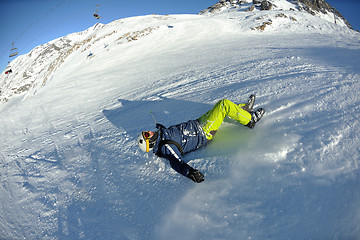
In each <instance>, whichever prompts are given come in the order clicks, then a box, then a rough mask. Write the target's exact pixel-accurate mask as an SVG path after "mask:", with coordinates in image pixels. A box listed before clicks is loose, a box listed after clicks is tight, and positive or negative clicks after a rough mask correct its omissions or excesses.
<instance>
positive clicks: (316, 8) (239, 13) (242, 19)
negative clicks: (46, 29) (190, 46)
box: [0, 0, 351, 102]
mask: <svg viewBox="0 0 360 240" xmlns="http://www.w3.org/2000/svg"><path fill="white" fill-rule="evenodd" d="M315 3H316V4H315ZM331 9H332V8H331V6H330V5H329V4H327V3H326V2H325V1H322V0H321V1H320V0H318V1H316V2H314V3H313V2H310V1H308V0H299V1H287V0H268V1H267V0H264V1H259V0H222V1H219V2H218V3H216V4H215V5H213V6H211V7H209V8H208V9H207V10H204V11H202V12H201V13H200V14H199V15H182V16H179V15H165V16H160V15H149V16H141V17H132V18H127V19H121V20H117V21H113V22H111V23H109V24H106V25H104V24H100V23H97V24H95V25H94V26H92V27H90V28H88V29H87V30H85V31H82V32H78V33H72V34H69V35H67V36H65V37H60V38H58V39H55V40H52V41H50V42H48V43H46V44H43V45H41V46H38V47H35V48H34V49H33V50H32V51H30V53H28V54H25V55H22V56H19V57H17V58H16V59H15V60H13V61H12V62H11V63H10V65H9V66H8V67H7V68H6V70H5V72H6V73H8V71H9V70H11V73H8V74H6V73H5V72H3V73H2V74H1V75H0V102H7V101H8V100H9V99H10V98H12V97H14V96H22V97H23V99H26V98H27V97H30V96H33V95H34V94H36V93H37V92H38V91H39V90H40V89H42V87H44V86H45V85H46V84H47V83H49V81H50V80H51V79H53V77H54V75H55V74H56V72H57V71H58V70H59V69H60V68H62V67H63V66H64V65H66V62H68V61H70V59H77V61H75V63H76V64H84V63H85V62H87V61H90V59H93V58H94V57H99V56H103V57H104V59H103V60H102V61H107V59H108V57H110V56H114V54H117V52H119V51H120V52H121V51H123V47H124V45H125V46H126V47H127V49H131V48H133V47H134V46H133V42H134V41H137V40H139V39H145V38H147V40H146V41H145V42H148V43H150V42H151V39H149V38H148V37H149V35H154V33H155V32H157V33H158V34H159V35H156V36H157V37H158V38H160V39H172V38H173V37H174V36H177V37H180V35H181V34H185V35H186V34H188V35H189V36H192V35H193V32H192V30H194V28H196V30H195V32H196V35H198V34H199V33H200V32H203V34H204V35H208V36H209V37H211V36H212V34H213V33H212V32H211V31H208V30H206V29H202V28H201V27H200V25H196V22H197V21H201V20H202V19H206V20H208V21H210V24H209V25H211V26H212V27H213V28H214V29H221V31H223V32H224V33H226V34H244V33H249V34H258V33H262V32H266V33H269V34H271V33H276V34H279V33H284V34H288V33H289V32H293V33H296V34H307V33H309V32H314V31H315V32H321V33H325V34H343V35H344V34H348V33H349V32H350V31H351V30H350V29H349V28H347V27H346V26H349V25H348V23H347V21H346V20H345V19H343V18H342V17H341V18H340V17H338V18H336V17H334V13H333V12H331ZM309 13H310V14H309ZM336 14H337V13H336ZM336 16H340V13H338V14H337V15H336ZM189 19H190V21H192V23H188V21H189ZM216 19H218V20H216ZM334 21H336V24H335V22H334ZM177 24H178V25H180V26H183V28H185V27H186V29H183V30H180V29H182V28H177V29H176V28H175V29H174V28H173V25H177ZM344 27H345V28H344ZM159 29H161V31H157V30H159ZM164 29H165V30H166V31H165V30H164ZM169 30H172V31H169ZM179 30H180V31H179ZM174 34H175V35H174ZM177 34H179V35H177ZM349 34H351V33H349ZM145 45H146V44H145ZM105 55H106V57H105ZM97 61H99V59H97ZM99 65H101V64H99ZM84 66H86V67H88V65H87V64H86V63H85V65H84ZM104 67H106V66H104ZM67 71H70V70H67Z"/></svg>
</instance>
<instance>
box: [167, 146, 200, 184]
mask: <svg viewBox="0 0 360 240" xmlns="http://www.w3.org/2000/svg"><path fill="white" fill-rule="evenodd" d="M163 148H164V149H162V150H163V151H162V152H164V153H165V154H162V157H164V158H166V159H168V160H169V162H170V165H171V167H172V168H173V169H174V170H175V171H176V172H178V173H180V174H182V175H183V176H185V177H188V178H190V179H191V180H193V181H194V182H197V183H200V182H203V181H204V175H203V174H202V173H201V172H200V171H198V170H196V169H193V168H192V167H190V166H189V165H188V164H187V163H186V162H184V161H183V160H182V159H181V157H180V151H179V150H178V149H177V147H175V146H173V145H172V144H165V145H164V146H163Z"/></svg>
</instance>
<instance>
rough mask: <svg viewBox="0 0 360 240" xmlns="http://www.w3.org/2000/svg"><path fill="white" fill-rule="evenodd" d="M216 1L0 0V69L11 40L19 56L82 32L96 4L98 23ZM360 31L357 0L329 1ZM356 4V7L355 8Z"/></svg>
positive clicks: (91, 19)
mask: <svg viewBox="0 0 360 240" xmlns="http://www.w3.org/2000/svg"><path fill="white" fill-rule="evenodd" d="M216 2H218V0H181V1H171V0H153V1H151V0H137V1H129V0H127V1H125V0H0V8H1V9H2V14H1V15H0V21H1V23H2V24H1V25H2V34H1V36H0V70H1V71H2V70H3V69H5V67H6V66H7V64H8V61H10V60H11V59H10V58H9V53H10V48H11V43H12V42H15V47H17V48H18V49H19V55H20V54H21V55H22V54H26V53H28V52H29V51H30V50H31V49H33V48H34V47H36V46H38V45H41V44H44V43H46V42H48V41H50V40H53V39H55V38H58V37H62V36H65V35H67V34H70V33H73V32H79V31H83V30H85V29H87V28H89V27H91V26H92V25H94V24H95V23H96V22H97V20H96V19H95V18H94V17H93V16H92V14H93V12H94V11H95V9H96V5H97V4H99V12H100V15H101V16H102V18H101V20H99V22H101V23H104V24H106V23H109V22H112V21H114V20H117V19H120V18H126V17H131V16H141V15H147V14H152V13H156V14H186V13H188V14H197V13H199V12H200V11H201V10H204V9H206V8H207V7H209V6H211V5H213V4H215V3H216ZM327 2H329V3H330V4H331V5H332V6H334V7H335V8H336V9H338V10H339V11H340V12H341V13H342V14H343V16H344V17H345V18H346V19H348V21H349V22H350V24H351V25H352V26H353V28H354V29H356V30H360V14H359V9H360V1H359V0H328V1H327ZM355 5H356V6H357V7H355Z"/></svg>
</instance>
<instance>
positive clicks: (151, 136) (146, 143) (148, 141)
mask: <svg viewBox="0 0 360 240" xmlns="http://www.w3.org/2000/svg"><path fill="white" fill-rule="evenodd" d="M157 137H158V132H151V131H146V132H142V133H140V135H139V136H138V138H137V144H138V146H139V148H140V149H141V150H142V151H143V152H149V151H150V150H152V149H153V148H154V146H155V143H156V139H157Z"/></svg>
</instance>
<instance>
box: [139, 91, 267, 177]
mask: <svg viewBox="0 0 360 240" xmlns="http://www.w3.org/2000/svg"><path fill="white" fill-rule="evenodd" d="M254 103H255V95H251V96H250V97H249V100H248V102H247V103H246V104H245V103H244V104H235V103H233V102H231V101H230V100H227V99H223V100H220V101H219V102H217V103H216V104H215V106H214V107H213V109H211V110H210V111H208V112H207V113H205V114H204V115H202V116H201V117H200V118H199V119H196V120H190V121H187V122H184V123H180V124H177V125H174V126H171V127H169V128H166V127H164V126H163V125H161V124H158V123H157V124H156V128H157V129H158V130H157V131H156V132H152V131H145V132H142V133H141V134H140V135H139V136H138V138H137V144H138V146H139V148H140V149H141V150H142V151H144V152H149V151H150V150H152V151H153V152H154V153H155V154H156V155H157V156H160V157H164V158H166V159H168V160H169V161H170V165H171V167H172V168H173V169H174V170H175V171H177V172H178V173H180V174H182V175H184V176H185V177H188V178H190V179H191V180H193V181H194V182H197V183H200V182H203V181H204V175H203V174H202V173H201V172H200V171H198V170H196V169H193V168H192V167H191V166H189V165H188V164H187V163H185V162H184V161H183V160H182V159H181V156H182V155H183V154H185V153H188V152H191V151H194V150H196V149H198V148H200V147H204V146H206V145H207V143H208V142H209V141H211V140H212V139H213V137H214V135H215V133H216V132H217V130H218V128H219V127H220V125H221V124H222V122H223V121H224V118H225V117H226V116H228V117H230V118H232V119H234V120H236V121H238V122H239V123H240V124H242V125H244V126H247V127H249V128H254V127H255V124H256V123H257V122H259V120H260V119H261V118H262V116H263V115H264V113H265V110H264V109H263V108H259V109H258V110H256V111H253V106H254Z"/></svg>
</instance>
